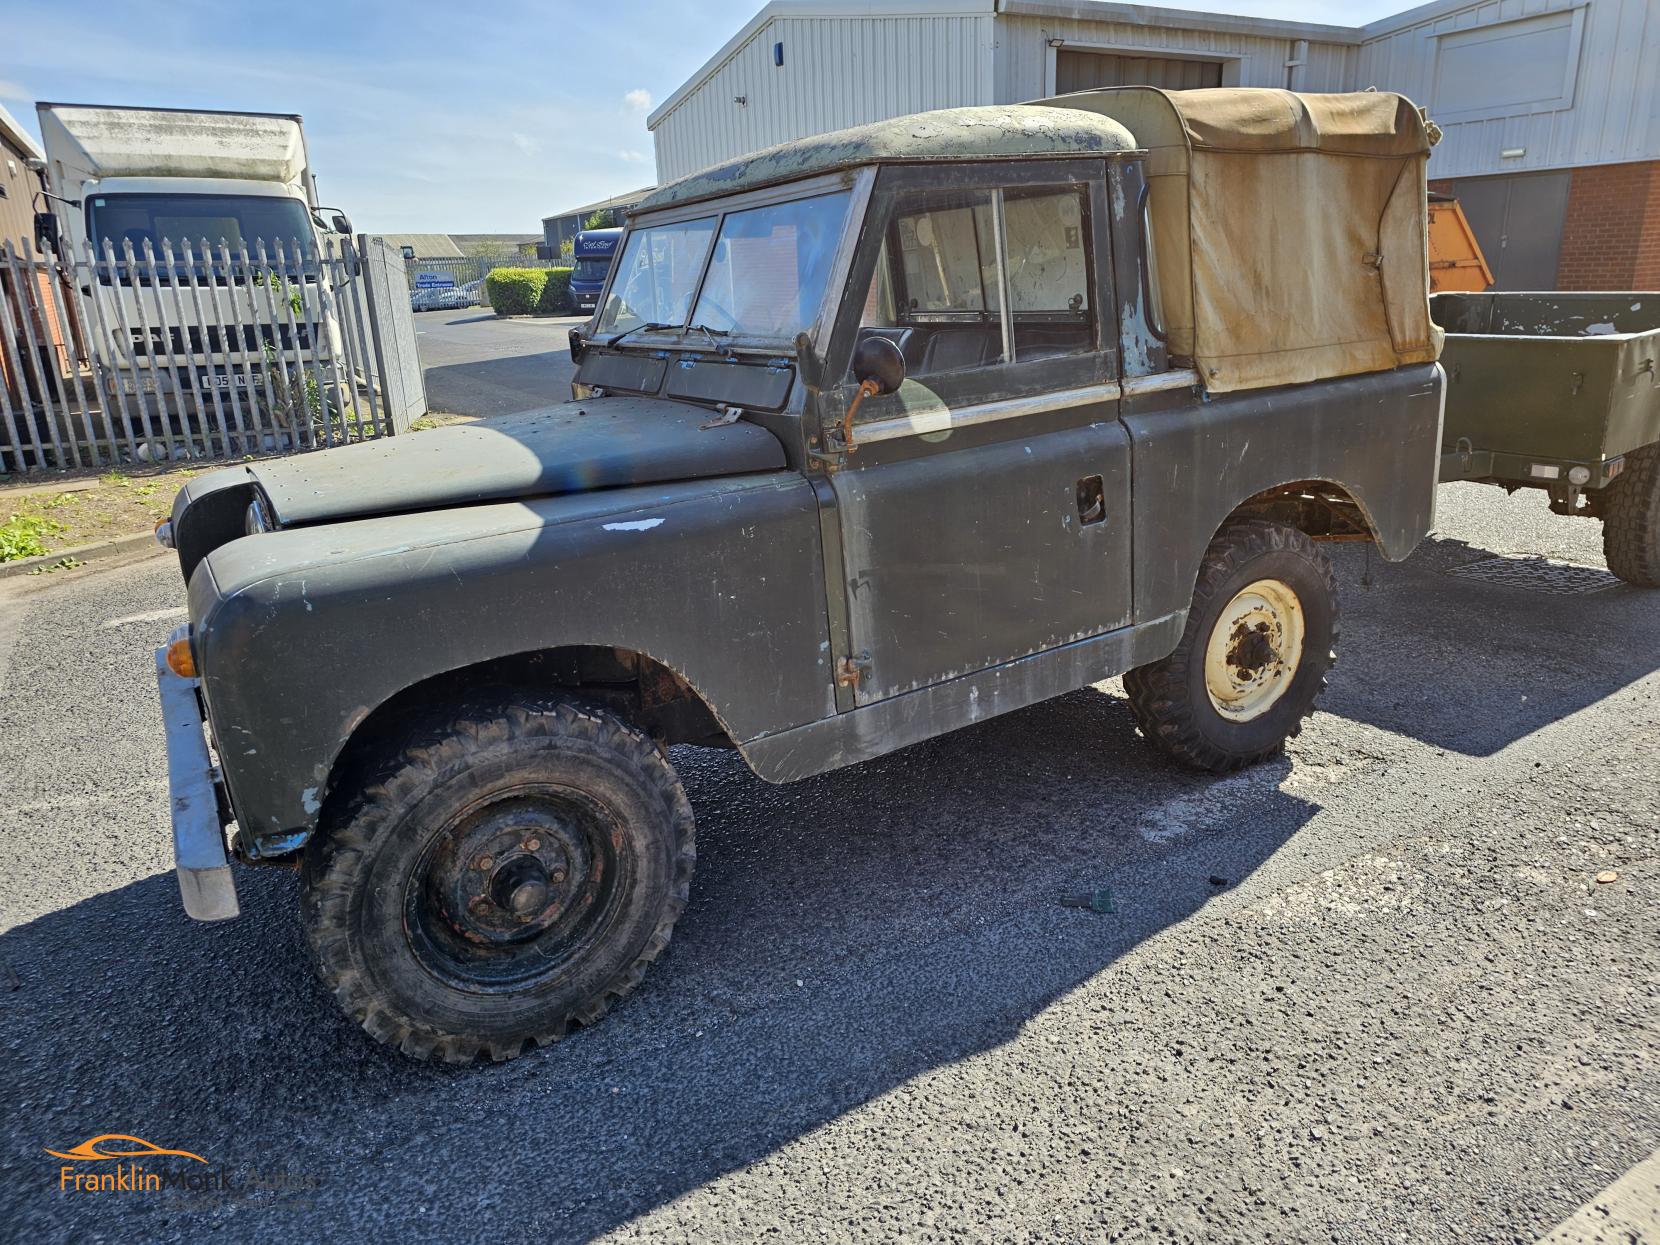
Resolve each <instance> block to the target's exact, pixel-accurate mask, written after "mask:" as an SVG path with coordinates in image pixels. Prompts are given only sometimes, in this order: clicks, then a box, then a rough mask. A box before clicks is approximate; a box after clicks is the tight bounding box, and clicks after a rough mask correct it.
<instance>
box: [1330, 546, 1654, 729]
mask: <svg viewBox="0 0 1660 1245" xmlns="http://www.w3.org/2000/svg"><path fill="white" fill-rule="evenodd" d="M1327 548H1328V550H1329V551H1330V552H1331V554H1332V558H1333V561H1334V562H1335V563H1336V564H1337V568H1338V576H1339V582H1340V590H1341V593H1342V602H1343V635H1342V645H1341V653H1342V659H1341V662H1340V664H1339V666H1338V668H1337V670H1336V671H1335V672H1334V675H1333V677H1332V680H1331V688H1330V690H1329V692H1328V693H1327V695H1326V696H1325V697H1323V698H1322V699H1321V702H1320V708H1321V710H1323V711H1324V712H1327V713H1335V714H1338V715H1339V716H1341V717H1345V718H1348V719H1349V720H1350V721H1354V722H1361V723H1366V724H1368V725H1371V726H1376V727H1379V728H1380V729H1383V730H1387V731H1391V732H1393V733H1395V734H1398V735H1404V736H1406V737H1408V738H1411V739H1417V740H1420V741H1422V742H1423V743H1427V744H1430V745H1431V746H1433V747H1437V748H1445V749H1448V750H1449V751H1453V752H1459V753H1463V754H1465V755H1468V756H1491V755H1492V754H1493V753H1495V752H1498V751H1499V750H1500V749H1501V748H1504V747H1506V746H1507V745H1509V744H1512V743H1514V742H1516V741H1517V740H1518V739H1521V738H1523V737H1525V736H1527V735H1530V734H1532V733H1533V732H1534V731H1536V730H1539V729H1540V728H1541V727H1544V726H1548V725H1549V724H1551V723H1552V722H1557V721H1560V720H1561V719H1563V718H1566V717H1568V716H1569V715H1571V714H1573V713H1577V712H1578V711H1579V710H1581V709H1584V708H1586V707H1587V706H1589V705H1593V704H1596V703H1597V702H1598V701H1601V700H1603V699H1604V698H1606V697H1608V696H1610V695H1612V694H1613V693H1615V692H1617V691H1619V690H1620V689H1621V688H1623V687H1626V686H1628V685H1629V684H1631V683H1634V682H1636V681H1637V680H1639V679H1641V678H1643V677H1644V676H1645V675H1648V674H1650V673H1651V672H1653V671H1654V670H1655V669H1657V668H1660V609H1657V608H1656V606H1660V592H1654V591H1649V590H1646V589H1640V588H1633V587H1630V586H1628V585H1626V584H1619V585H1617V586H1615V587H1612V588H1608V589H1607V590H1605V591H1600V592H1593V593H1588V594H1586V593H1560V594H1559V593H1550V592H1545V591H1542V590H1540V589H1538V588H1531V587H1518V586H1513V585H1510V584H1500V583H1493V582H1489V581H1485V580H1482V579H1477V578H1469V577H1464V576H1457V575H1451V574H1449V573H1448V572H1450V571H1452V570H1455V569H1457V568H1460V567H1465V566H1468V565H1469V564H1471V563H1475V562H1480V561H1483V560H1485V559H1489V558H1494V557H1497V556H1498V555H1496V554H1494V553H1492V552H1491V551H1490V550H1487V549H1483V548H1481V547H1480V546H1477V545H1472V544H1469V543H1467V542H1465V541H1462V540H1453V539H1448V538H1436V537H1432V538H1431V539H1429V540H1426V541H1425V542H1424V543H1423V544H1422V545H1420V546H1419V548H1418V550H1417V551H1416V552H1415V553H1414V554H1413V555H1412V556H1411V557H1410V558H1409V559H1407V560H1406V561H1405V562H1402V563H1385V562H1383V561H1382V560H1381V559H1380V558H1379V557H1378V556H1377V555H1376V554H1375V553H1374V554H1372V555H1371V558H1370V576H1371V580H1372V583H1371V586H1370V587H1368V586H1366V585H1365V584H1364V583H1363V577H1364V576H1365V575H1366V573H1367V555H1366V552H1365V550H1364V548H1362V547H1358V546H1354V545H1336V546H1328V547H1327ZM1449 708H1454V709H1455V710H1456V711H1455V712H1449Z"/></svg>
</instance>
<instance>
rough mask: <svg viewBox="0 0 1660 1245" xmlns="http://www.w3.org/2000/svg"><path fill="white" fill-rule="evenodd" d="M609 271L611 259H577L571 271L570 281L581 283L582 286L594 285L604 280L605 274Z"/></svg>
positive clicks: (607, 257)
mask: <svg viewBox="0 0 1660 1245" xmlns="http://www.w3.org/2000/svg"><path fill="white" fill-rule="evenodd" d="M610 270H611V257H610V256H609V255H607V256H606V257H605V258H604V259H595V258H589V259H579V260H577V261H576V266H575V267H574V268H572V269H571V280H572V281H581V282H582V283H583V284H584V285H590V284H596V283H598V282H600V281H603V280H605V274H606V273H607V272H609V271H610Z"/></svg>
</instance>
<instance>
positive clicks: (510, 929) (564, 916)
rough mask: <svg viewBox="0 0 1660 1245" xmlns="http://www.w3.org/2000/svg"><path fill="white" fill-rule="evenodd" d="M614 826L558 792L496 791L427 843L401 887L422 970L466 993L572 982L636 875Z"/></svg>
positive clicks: (606, 814)
mask: <svg viewBox="0 0 1660 1245" xmlns="http://www.w3.org/2000/svg"><path fill="white" fill-rule="evenodd" d="M624 842H625V828H624V826H623V824H622V822H621V820H620V819H619V818H617V817H616V816H614V815H613V814H612V813H611V812H610V810H608V809H607V808H606V807H605V806H604V805H602V804H600V803H599V802H598V801H596V800H594V799H592V798H591V797H589V796H587V795H586V794H584V793H582V792H578V791H573V790H570V789H566V788H558V787H522V788H517V789H515V790H512V791H509V792H496V793H494V794H492V795H491V796H490V798H489V799H487V800H483V801H480V802H478V803H476V804H473V805H470V806H469V807H467V808H466V809H463V810H462V811H461V812H460V813H458V814H456V815H455V816H453V817H451V818H450V819H449V820H448V821H447V822H446V823H445V824H444V825H442V826H440V827H439V828H438V829H437V830H436V831H435V832H434V833H433V835H432V837H431V838H430V839H429V840H428V841H427V844H426V846H425V848H423V850H422V852H421V855H420V858H419V859H418V860H417V862H416V865H415V868H414V870H413V871H412V872H411V873H410V876H409V879H408V881H407V884H406V886H405V890H404V930H405V933H406V934H407V936H408V938H409V943H410V946H411V948H412V949H413V950H414V952H415V957H416V959H417V960H418V961H419V962H420V964H421V966H422V967H423V968H424V969H426V971H427V972H429V973H431V974H432V975H433V976H434V977H436V978H438V980H440V981H442V982H444V983H445V984H447V985H449V986H452V987H454V988H456V989H458V990H464V991H468V992H470V993H487V994H488V993H504V992H508V991H523V990H525V989H527V988H534V987H535V986H536V985H538V984H540V983H549V984H551V983H554V982H556V981H559V980H563V979H566V978H568V977H569V975H570V973H571V972H572V971H573V970H574V969H575V968H576V967H577V966H579V965H580V963H581V962H582V960H583V959H584V958H585V957H586V956H587V955H589V954H590V953H591V952H592V951H593V950H594V948H595V947H596V946H597V945H599V944H600V943H601V942H602V941H603V940H604V938H605V935H606V934H607V932H608V931H609V930H610V928H611V926H612V925H613V924H614V923H615V922H616V919H617V917H618V915H619V914H620V912H621V911H622V908H623V906H624V904H625V902H626V900H627V897H628V894H629V891H630V889H631V887H632V884H633V870H632V868H631V861H630V859H629V857H628V854H627V853H626V852H625V851H623V844H624Z"/></svg>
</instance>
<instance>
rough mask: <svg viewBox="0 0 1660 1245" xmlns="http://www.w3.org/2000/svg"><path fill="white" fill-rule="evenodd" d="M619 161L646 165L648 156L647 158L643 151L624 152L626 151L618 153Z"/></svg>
mask: <svg viewBox="0 0 1660 1245" xmlns="http://www.w3.org/2000/svg"><path fill="white" fill-rule="evenodd" d="M617 159H619V160H621V161H623V162H624V163H626V164H644V163H645V162H646V159H647V156H646V153H645V152H643V151H626V150H624V151H619V152H618V153H617Z"/></svg>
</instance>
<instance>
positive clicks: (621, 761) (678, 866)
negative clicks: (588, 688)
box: [301, 698, 696, 1063]
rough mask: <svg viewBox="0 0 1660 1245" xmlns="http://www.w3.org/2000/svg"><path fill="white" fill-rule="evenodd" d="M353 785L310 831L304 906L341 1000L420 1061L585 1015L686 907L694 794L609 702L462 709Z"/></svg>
mask: <svg viewBox="0 0 1660 1245" xmlns="http://www.w3.org/2000/svg"><path fill="white" fill-rule="evenodd" d="M354 787H355V789H354V790H353V791H352V792H351V793H350V794H348V795H347V796H346V798H344V799H342V800H340V801H337V802H333V801H331V807H330V808H328V809H325V817H324V823H325V824H323V825H321V826H320V827H319V831H318V833H317V834H316V835H315V836H314V837H313V839H312V841H311V842H310V843H309V844H308V845H307V847H306V851H305V855H304V859H303V866H302V892H301V913H302V918H303V921H304V925H305V929H306V935H307V940H308V942H309V944H310V947H311V951H312V954H313V957H314V959H315V961H316V965H317V970H318V972H319V974H320V975H321V977H322V979H323V982H324V984H325V985H326V986H327V987H328V989H329V990H330V992H331V993H332V994H333V995H334V997H335V999H336V1000H337V1002H338V1003H339V1004H340V1006H341V1007H342V1008H343V1009H344V1010H345V1011H346V1012H347V1014H348V1015H350V1016H351V1017H352V1018H353V1019H354V1020H356V1021H357V1022H358V1024H360V1025H361V1026H362V1027H363V1028H364V1029H365V1030H366V1031H367V1032H368V1033H369V1034H370V1036H372V1037H374V1038H375V1039H376V1040H378V1041H381V1042H384V1043H386V1044H387V1045H390V1046H396V1047H397V1048H398V1049H399V1050H401V1051H402V1052H403V1053H404V1054H406V1055H409V1056H412V1057H414V1058H417V1059H435V1058H437V1059H444V1060H447V1061H450V1062H454V1063H465V1062H468V1061H470V1060H472V1059H474V1058H476V1057H478V1056H480V1055H484V1056H488V1057H489V1058H491V1059H493V1060H502V1059H511V1058H513V1057H514V1056H516V1055H519V1054H521V1053H522V1052H524V1051H526V1050H528V1049H530V1048H531V1047H533V1046H537V1045H542V1044H545V1043H548V1042H551V1041H554V1040H556V1039H558V1038H560V1037H563V1036H564V1035H565V1034H566V1033H567V1032H568V1031H569V1030H570V1029H571V1028H572V1027H573V1026H576V1025H589V1024H593V1023H594V1022H595V1021H597V1020H599V1019H600V1017H602V1016H603V1015H605V1013H606V1012H607V1011H609V1010H610V1008H611V1007H612V1006H613V1005H614V1004H615V1003H616V1002H617V1001H618V1000H619V999H621V998H622V997H623V996H624V995H626V994H627V993H628V992H629V991H630V990H632V989H633V988H634V987H635V985H637V984H638V983H639V981H640V978H641V977H642V976H643V975H644V973H645V971H646V968H647V967H648V966H649V965H650V964H651V963H652V961H654V960H655V959H657V957H658V956H659V955H661V954H662V953H663V950H664V948H666V947H667V946H668V943H669V935H670V931H671V930H672V929H673V927H674V923H675V920H676V918H677V917H679V915H680V912H681V910H682V909H683V908H684V907H685V905H686V896H687V891H688V888H689V886H690V883H691V878H692V869H693V865H694V863H695V859H696V853H695V840H694V832H693V821H692V810H691V806H690V804H689V803H688V802H687V800H686V794H685V792H684V791H683V790H682V788H681V785H680V781H679V779H678V778H677V777H676V775H675V773H674V770H673V768H672V767H671V766H670V765H669V763H668V760H667V759H666V758H665V757H664V756H663V754H662V753H661V752H660V751H659V750H658V748H657V747H656V746H655V745H654V744H653V743H652V741H651V740H650V739H648V738H647V737H646V736H645V735H643V734H641V733H640V732H639V731H637V730H635V729H634V728H633V727H631V726H628V725H627V724H625V723H623V722H621V721H619V720H618V719H616V718H614V717H612V716H611V715H609V714H607V713H604V712H601V711H599V710H596V709H591V708H586V707H584V706H582V705H580V704H577V703H574V702H572V701H568V700H563V699H555V698H535V699H526V698H521V699H518V700H516V701H513V702H511V703H505V704H502V703H498V704H497V705H496V706H493V707H476V708H472V709H467V710H463V711H461V712H460V713H459V714H458V715H457V716H455V717H454V718H452V719H451V720H450V721H448V722H447V723H445V724H443V725H441V726H439V727H437V728H436V729H432V730H428V731H424V732H421V733H420V734H419V735H418V737H416V738H414V739H413V740H411V741H410V742H409V743H408V744H406V745H405V746H404V747H402V748H401V749H398V750H397V751H396V753H395V754H394V755H389V756H387V757H386V758H385V759H384V760H383V761H381V762H380V763H379V764H376V765H371V766H370V767H369V772H368V774H367V779H366V781H363V782H361V783H358V784H354Z"/></svg>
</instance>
